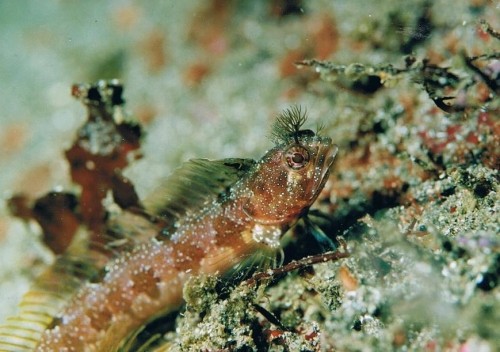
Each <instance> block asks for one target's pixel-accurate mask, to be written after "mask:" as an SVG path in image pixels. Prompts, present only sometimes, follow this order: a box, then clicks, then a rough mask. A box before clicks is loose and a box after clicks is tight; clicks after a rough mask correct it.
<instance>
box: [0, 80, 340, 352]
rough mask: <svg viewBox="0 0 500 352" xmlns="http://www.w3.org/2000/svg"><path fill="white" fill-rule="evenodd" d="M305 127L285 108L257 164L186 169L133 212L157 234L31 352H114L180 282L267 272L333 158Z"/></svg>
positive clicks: (114, 267)
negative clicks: (258, 268) (248, 270)
mask: <svg viewBox="0 0 500 352" xmlns="http://www.w3.org/2000/svg"><path fill="white" fill-rule="evenodd" d="M101 85H102V83H101ZM102 98H103V97H102V96H100V97H99V99H102ZM87 103H91V102H89V101H87ZM305 120H306V116H305V113H303V112H302V111H301V109H300V108H298V107H292V108H290V109H288V110H286V111H285V112H283V113H282V114H281V115H280V116H279V117H278V118H277V120H276V122H275V124H274V126H273V128H272V136H273V139H274V142H275V146H274V148H272V149H271V150H269V151H268V152H267V153H266V154H265V155H264V156H263V157H262V158H261V159H260V160H259V161H254V160H249V159H224V160H215V161H210V160H206V159H196V160H191V161H189V162H187V163H185V164H184V165H183V166H181V167H180V168H179V169H178V170H177V171H176V172H175V173H174V174H173V175H172V176H170V177H169V178H168V179H167V180H166V183H165V187H164V188H162V189H160V190H159V191H157V192H155V193H154V194H153V195H152V196H151V197H149V198H148V199H146V200H145V201H144V202H143V204H142V203H141V204H136V205H137V207H138V208H141V209H139V210H137V209H136V213H140V214H142V215H143V216H145V217H146V218H148V219H150V221H151V222H154V223H155V224H161V226H158V227H159V228H160V230H159V231H158V232H157V234H156V235H154V236H151V237H150V238H146V239H142V240H141V241H137V244H136V245H135V246H134V248H132V249H127V250H122V251H121V252H118V253H117V254H114V255H113V256H111V260H110V261H109V262H108V263H107V264H106V265H105V266H104V269H103V270H102V272H103V274H102V275H101V278H100V279H99V280H96V279H95V278H93V281H92V282H86V283H84V284H82V286H81V288H79V289H78V290H77V292H76V294H75V295H74V296H73V297H72V298H71V299H70V300H69V303H67V304H66V305H65V306H64V308H63V309H62V310H61V311H60V312H59V313H58V314H57V315H56V316H55V317H53V319H52V321H51V322H50V323H49V324H48V326H46V327H45V328H44V329H43V332H42V333H41V336H40V337H39V339H38V341H36V348H35V350H36V351H113V350H116V349H118V348H119V347H120V346H121V344H122V343H123V341H124V340H125V339H126V338H127V336H129V335H131V334H133V333H134V332H135V331H136V330H137V329H139V328H140V327H141V326H143V325H144V324H146V323H148V322H149V321H151V320H152V319H153V318H156V317H158V316H159V315H164V314H167V313H169V312H172V311H174V310H176V309H178V308H179V307H180V306H181V305H182V303H183V298H182V291H183V286H184V284H185V283H186V281H187V280H188V279H189V278H190V277H193V276H195V275H203V274H209V275H218V276H220V275H224V274H227V273H229V272H234V271H236V272H237V271H238V270H240V269H242V268H245V267H248V266H250V265H262V266H263V267H266V266H268V265H275V264H276V262H277V259H278V258H279V256H280V254H281V248H280V239H281V237H282V235H283V234H284V233H285V232H286V231H287V230H288V229H289V228H290V227H292V226H293V225H294V224H295V223H296V222H297V221H298V219H300V218H301V217H303V216H305V215H306V213H307V210H308V209H309V207H310V206H311V205H312V204H313V202H314V201H315V200H316V198H317V197H318V194H319V193H320V191H321V190H322V189H323V187H324V185H325V183H326V181H327V179H328V176H329V172H330V168H331V166H332V163H333V161H334V158H335V155H336V152H337V147H336V146H335V145H333V144H332V141H331V139H330V138H327V137H322V136H319V135H318V134H317V133H315V132H313V131H311V130H307V129H302V126H303V124H304V122H305ZM25 345H29V343H26V344H25ZM0 346H1V347H2V348H5V349H7V350H9V348H8V344H3V345H2V344H1V343H0ZM12 346H14V344H13V345H12ZM12 346H11V349H10V350H13V349H12Z"/></svg>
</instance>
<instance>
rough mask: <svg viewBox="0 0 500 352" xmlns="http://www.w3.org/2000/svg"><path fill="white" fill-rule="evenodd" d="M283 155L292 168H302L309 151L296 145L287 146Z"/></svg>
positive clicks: (307, 158)
mask: <svg viewBox="0 0 500 352" xmlns="http://www.w3.org/2000/svg"><path fill="white" fill-rule="evenodd" d="M284 155H285V160H286V163H287V165H288V166H289V167H291V168H292V169H294V170H299V169H302V168H303V167H304V166H306V165H307V163H308V162H309V152H308V151H307V149H306V148H304V147H301V146H298V145H294V146H292V147H290V148H288V150H287V151H286V152H285V154H284Z"/></svg>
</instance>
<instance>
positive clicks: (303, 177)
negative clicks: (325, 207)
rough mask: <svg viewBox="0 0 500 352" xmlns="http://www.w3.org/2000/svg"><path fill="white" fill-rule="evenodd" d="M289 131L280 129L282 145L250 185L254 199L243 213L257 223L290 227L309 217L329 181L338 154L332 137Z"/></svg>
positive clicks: (258, 168)
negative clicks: (308, 213)
mask: <svg viewBox="0 0 500 352" xmlns="http://www.w3.org/2000/svg"><path fill="white" fill-rule="evenodd" d="M299 112H300V111H299ZM295 113H297V112H296V111H295ZM284 123H288V124H291V123H290V121H288V122H287V121H281V125H283V124H284ZM284 127H286V125H285V126H280V125H278V127H277V128H281V129H283V128H284ZM288 127H289V128H288V129H286V128H285V129H284V131H283V130H279V129H278V133H279V134H278V137H279V138H278V139H277V141H278V144H277V145H276V146H275V147H274V148H273V149H271V150H269V151H268V152H267V153H266V154H265V155H264V157H263V158H262V159H261V160H260V161H259V162H258V163H257V165H256V167H255V170H254V171H253V174H252V175H251V177H250V178H249V179H248V182H247V185H246V187H247V189H248V190H249V191H250V192H248V194H250V195H249V197H248V198H247V199H246V201H245V203H244V205H243V210H244V211H245V213H246V214H247V215H248V216H250V217H251V218H252V219H253V220H254V221H256V222H257V223H261V224H276V225H277V224H280V225H284V226H285V227H286V226H287V225H290V224H292V223H293V222H294V221H296V220H297V219H298V218H300V216H301V215H303V214H305V213H306V212H307V210H308V209H309V207H310V206H311V205H312V204H313V203H314V201H315V200H316V198H317V197H318V195H319V193H320V192H321V190H322V189H323V187H324V185H325V183H326V181H327V180H328V176H329V173H330V169H331V167H332V164H333V161H334V159H335V155H336V153H337V150H338V148H337V146H336V145H334V144H333V143H332V140H331V139H330V138H328V137H321V136H319V135H318V134H316V133H314V132H313V131H311V130H300V126H298V127H297V126H293V130H292V127H290V126H288Z"/></svg>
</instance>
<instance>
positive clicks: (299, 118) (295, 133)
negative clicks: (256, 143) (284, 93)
mask: <svg viewBox="0 0 500 352" xmlns="http://www.w3.org/2000/svg"><path fill="white" fill-rule="evenodd" d="M306 120H307V111H306V110H305V109H304V111H302V108H301V107H300V106H298V105H294V106H292V107H291V108H288V109H286V110H285V111H283V112H282V113H281V114H280V115H279V116H278V117H277V118H276V121H275V122H274V124H273V126H272V129H271V138H272V139H273V141H274V142H275V143H276V144H281V143H285V144H287V143H290V142H291V140H293V141H294V142H295V143H296V144H299V137H301V136H303V135H307V136H309V135H314V132H313V131H311V130H301V129H300V128H301V127H302V126H303V125H304V123H305V122H306Z"/></svg>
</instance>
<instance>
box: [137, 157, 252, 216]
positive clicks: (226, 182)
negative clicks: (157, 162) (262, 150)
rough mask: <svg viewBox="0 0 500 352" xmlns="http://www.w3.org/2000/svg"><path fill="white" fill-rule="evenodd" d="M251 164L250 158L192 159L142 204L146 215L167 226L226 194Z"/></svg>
mask: <svg viewBox="0 0 500 352" xmlns="http://www.w3.org/2000/svg"><path fill="white" fill-rule="evenodd" d="M253 165H255V161H254V160H252V159H237V158H230V159H222V160H208V159H192V160H190V161H188V162H186V163H184V164H183V165H182V166H181V167H180V168H178V169H177V170H175V171H174V173H173V174H172V175H170V176H168V177H167V178H166V179H165V180H164V181H163V182H162V186H160V187H159V188H158V189H157V190H156V191H155V192H153V193H152V194H151V195H150V196H149V197H148V198H146V200H145V201H144V205H145V207H146V209H147V211H148V212H150V213H152V214H154V215H156V216H158V217H161V218H162V219H163V220H164V221H165V222H166V223H167V225H171V224H173V222H175V220H176V219H178V218H180V217H182V216H183V215H185V214H186V213H187V212H189V211H193V210H196V209H199V208H200V207H202V206H203V205H204V204H206V202H209V201H212V200H213V199H216V198H217V197H218V196H220V195H222V194H224V193H225V192H227V190H228V189H229V188H230V187H231V186H232V185H233V184H234V183H236V182H237V181H238V180H240V179H241V178H242V177H243V176H244V175H245V174H246V173H247V172H248V171H249V170H250V168H252V166H253Z"/></svg>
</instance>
